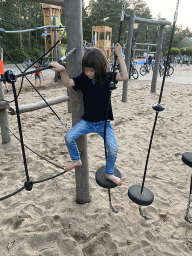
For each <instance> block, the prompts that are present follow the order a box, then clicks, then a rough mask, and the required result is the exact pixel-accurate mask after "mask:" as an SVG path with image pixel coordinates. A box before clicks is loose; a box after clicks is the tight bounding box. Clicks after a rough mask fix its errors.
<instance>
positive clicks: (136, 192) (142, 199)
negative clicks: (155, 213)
mask: <svg viewBox="0 0 192 256" xmlns="http://www.w3.org/2000/svg"><path fill="white" fill-rule="evenodd" d="M128 196H129V198H130V199H131V200H132V201H133V202H134V203H136V204H139V205H145V206H146V205H150V204H152V202H153V200H154V195H153V193H152V192H151V191H150V190H149V189H148V188H145V187H144V188H143V192H142V193H141V186H140V185H134V186H131V187H130V188H129V190H128Z"/></svg>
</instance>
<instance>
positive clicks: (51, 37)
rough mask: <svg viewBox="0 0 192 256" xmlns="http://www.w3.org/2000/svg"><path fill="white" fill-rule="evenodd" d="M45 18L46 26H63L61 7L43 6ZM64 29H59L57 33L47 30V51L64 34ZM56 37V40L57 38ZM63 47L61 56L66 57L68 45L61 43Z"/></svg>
mask: <svg viewBox="0 0 192 256" xmlns="http://www.w3.org/2000/svg"><path fill="white" fill-rule="evenodd" d="M42 9H43V16H44V25H45V26H48V25H52V24H53V23H54V22H55V23H56V24H54V25H56V26H61V27H62V24H61V21H60V19H61V7H60V6H57V5H52V4H42ZM63 31H64V29H63V28H61V29H58V30H57V31H54V30H51V29H46V30H45V34H46V37H45V51H48V50H49V49H50V48H51V47H52V46H53V45H54V42H55V41H56V40H57V39H58V38H59V37H60V35H61V34H62V33H63ZM55 37H56V38H55ZM66 38H67V34H65V36H64V39H66ZM59 45H60V46H61V56H64V55H65V53H66V47H67V44H65V43H60V44H59ZM52 55H53V56H54V50H53V51H52Z"/></svg>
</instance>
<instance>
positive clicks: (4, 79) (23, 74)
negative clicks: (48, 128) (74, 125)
mask: <svg viewBox="0 0 192 256" xmlns="http://www.w3.org/2000/svg"><path fill="white" fill-rule="evenodd" d="M50 68H52V67H51V66H48V67H43V68H40V69H37V70H32V71H29V72H25V73H21V74H19V75H17V76H16V77H23V76H25V77H26V76H27V75H29V74H33V73H35V72H37V71H42V70H46V69H50ZM19 69H20V68H19ZM26 79H27V81H28V82H29V83H30V85H31V86H32V87H33V89H34V90H35V91H36V92H37V93H38V94H39V96H40V97H41V99H42V100H43V101H44V102H45V103H46V105H47V106H48V107H49V108H50V110H51V111H52V112H53V114H54V115H55V116H56V117H57V118H58V120H59V121H60V122H61V123H62V124H63V125H64V126H65V128H66V129H67V130H68V127H67V124H65V123H64V122H63V120H62V119H61V118H60V117H59V116H58V115H57V113H56V112H55V111H54V109H53V108H52V107H51V106H50V105H49V103H48V102H47V101H46V99H45V98H44V97H43V96H42V94H41V93H40V92H39V91H38V90H37V88H36V87H35V86H34V85H33V84H32V83H31V81H30V80H29V79H28V78H27V77H26ZM0 81H7V78H6V77H3V78H1V79H0ZM16 97H18V95H16ZM7 102H8V103H12V102H13V101H7Z"/></svg>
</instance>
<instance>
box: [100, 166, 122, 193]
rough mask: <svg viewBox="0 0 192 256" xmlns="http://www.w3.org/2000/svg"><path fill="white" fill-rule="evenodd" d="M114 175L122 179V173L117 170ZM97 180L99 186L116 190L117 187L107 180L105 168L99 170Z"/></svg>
mask: <svg viewBox="0 0 192 256" xmlns="http://www.w3.org/2000/svg"><path fill="white" fill-rule="evenodd" d="M114 175H115V176H117V177H119V178H121V173H120V171H119V170H118V169H117V168H115V170H114ZM95 179H96V182H97V184H98V185H99V186H101V187H103V188H115V187H116V186H117V185H116V184H115V183H113V182H112V181H110V180H108V179H106V178H105V166H102V167H100V168H99V169H98V170H97V172H96V174H95Z"/></svg>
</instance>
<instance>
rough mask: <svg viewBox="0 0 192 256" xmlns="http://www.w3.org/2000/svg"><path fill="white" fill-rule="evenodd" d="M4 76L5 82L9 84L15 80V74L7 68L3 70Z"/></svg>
mask: <svg viewBox="0 0 192 256" xmlns="http://www.w3.org/2000/svg"><path fill="white" fill-rule="evenodd" d="M5 78H6V82H7V83H9V84H12V83H15V82H16V81H17V76H16V75H15V74H14V73H13V72H12V71H11V70H7V71H6V72H5Z"/></svg>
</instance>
